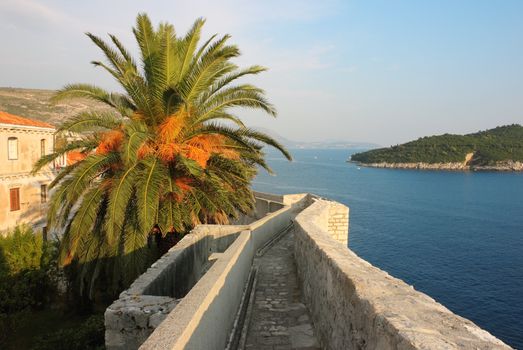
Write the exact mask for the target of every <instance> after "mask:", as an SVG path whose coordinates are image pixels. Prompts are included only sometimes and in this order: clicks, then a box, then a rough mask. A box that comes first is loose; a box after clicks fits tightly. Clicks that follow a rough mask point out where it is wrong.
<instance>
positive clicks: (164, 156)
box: [35, 14, 291, 295]
mask: <svg viewBox="0 0 523 350" xmlns="http://www.w3.org/2000/svg"><path fill="white" fill-rule="evenodd" d="M203 25H204V20H202V19H198V20H196V21H195V23H194V24H193V26H192V28H191V29H190V30H189V31H188V32H187V34H186V35H184V36H181V37H179V36H177V35H176V33H175V29H174V27H173V26H172V25H171V24H167V23H162V24H160V25H159V26H158V27H157V29H156V30H155V29H154V28H153V26H152V24H151V22H150V20H149V18H148V17H147V15H145V14H139V15H138V17H137V20H136V27H135V28H133V33H134V36H135V38H136V41H137V43H138V47H139V52H140V64H139V65H138V64H137V63H136V61H135V60H134V59H133V57H132V56H131V54H130V53H129V51H127V50H126V49H125V48H124V46H123V45H122V44H121V42H120V41H119V40H118V39H117V38H116V37H115V36H113V35H109V36H110V39H111V42H112V44H109V43H107V42H105V41H103V40H102V39H100V38H99V37H97V36H95V35H93V34H90V33H88V34H87V36H88V37H89V38H90V39H91V40H92V41H93V42H94V43H95V44H96V45H97V46H98V47H99V48H100V49H101V50H102V52H103V53H104V55H105V58H106V60H107V62H106V63H104V62H99V61H94V62H92V63H93V64H94V65H95V66H97V67H101V68H103V69H104V70H106V71H107V72H108V73H109V74H111V75H112V76H113V77H114V78H115V79H116V80H117V81H118V83H119V84H120V85H121V87H122V88H123V91H124V93H109V92H107V91H105V90H103V89H101V88H99V87H96V86H93V85H88V84H72V85H67V86H65V87H64V88H63V89H61V90H59V91H58V92H57V93H56V95H55V96H54V101H60V100H63V99H69V98H90V99H93V100H96V101H99V102H102V103H103V104H105V105H107V106H109V107H110V109H109V110H94V111H89V112H83V113H80V114H79V115H77V116H75V117H72V118H70V119H69V120H66V121H65V122H64V123H63V124H62V125H61V126H60V127H59V129H58V132H59V133H78V134H79V135H81V136H80V137H79V138H77V139H76V140H75V141H72V142H70V143H67V144H64V145H63V146H61V147H58V148H57V149H56V151H55V152H54V153H53V154H50V155H47V156H44V157H43V158H42V159H41V160H40V161H39V162H38V163H37V164H36V165H35V170H37V169H38V168H39V167H42V166H43V165H45V164H47V163H49V162H52V161H53V160H54V159H56V158H57V157H59V156H61V155H63V154H65V153H67V152H70V151H72V150H75V151H80V152H82V153H83V154H84V155H85V158H84V159H83V160H81V161H79V162H77V163H75V164H72V165H69V166H67V167H66V168H65V169H63V170H62V171H61V172H60V173H59V175H58V176H57V178H56V179H55V180H54V181H53V182H52V184H51V186H52V188H53V195H52V199H51V203H50V207H49V212H48V224H49V226H50V227H51V228H55V229H60V228H62V229H63V236H62V239H61V247H60V262H61V264H63V265H69V264H71V263H74V264H77V265H78V266H79V267H80V268H79V270H78V277H79V281H80V286H81V290H84V291H85V290H87V289H86V288H89V294H90V295H92V294H93V291H94V287H95V286H96V285H97V282H98V281H99V278H100V276H105V278H106V279H107V280H110V281H112V283H113V286H114V287H115V288H116V289H118V288H122V287H123V286H125V285H127V284H128V283H129V282H130V281H132V280H134V278H136V276H137V275H138V274H139V273H141V272H143V270H144V269H145V268H146V266H147V263H148V262H150V261H148V259H147V255H148V254H147V249H145V247H146V246H147V237H148V235H149V234H150V231H151V229H152V227H153V226H154V225H155V224H159V225H160V227H162V228H164V230H166V229H167V230H171V231H172V230H175V231H178V232H183V231H186V230H188V229H190V228H192V227H193V226H194V225H197V224H200V223H226V222H227V221H228V219H229V218H231V217H235V216H237V215H238V214H239V213H247V212H249V211H250V210H252V207H253V195H252V192H251V189H250V183H251V180H252V179H253V177H254V176H255V174H256V170H257V166H261V167H263V168H265V169H267V170H268V171H270V169H269V167H268V166H267V164H266V163H265V161H264V153H263V152H262V146H263V145H264V144H265V145H270V146H272V147H275V148H276V149H278V150H279V151H281V152H282V153H283V154H284V155H285V157H287V158H288V159H289V160H290V159H291V156H290V154H289V153H288V152H287V151H286V150H285V149H284V147H283V146H281V145H280V144H279V143H278V142H276V141H275V140H273V139H272V138H270V137H269V136H267V135H265V134H263V133H260V132H257V131H255V130H252V129H249V128H247V127H245V125H244V124H243V123H242V121H241V120H240V118H238V117H237V116H236V115H234V114H233V113H232V111H231V109H233V108H235V107H246V108H253V109H261V110H263V111H265V112H267V113H268V114H269V115H271V116H276V111H275V109H274V107H273V106H272V105H271V104H270V103H269V102H268V101H267V100H266V98H265V97H264V92H263V91H262V90H261V89H259V88H257V87H255V86H253V85H250V84H245V83H237V82H236V81H237V80H238V79H240V78H242V77H244V76H248V75H255V74H258V73H260V72H263V71H264V70H265V68H263V67H260V66H252V67H248V68H244V69H240V68H239V67H238V66H237V65H235V64H234V63H232V62H231V59H233V58H235V57H238V56H239V55H240V52H239V50H238V48H237V47H236V46H234V45H229V44H227V41H228V39H229V36H228V35H225V36H223V37H221V38H218V37H217V36H216V35H214V36H212V37H211V38H209V39H208V40H207V41H205V42H204V43H203V44H202V45H200V46H199V41H200V34H201V30H202V26H203Z"/></svg>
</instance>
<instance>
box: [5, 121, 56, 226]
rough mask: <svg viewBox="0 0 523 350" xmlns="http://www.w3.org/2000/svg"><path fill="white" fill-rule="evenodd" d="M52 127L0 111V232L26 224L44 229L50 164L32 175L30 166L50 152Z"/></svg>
mask: <svg viewBox="0 0 523 350" xmlns="http://www.w3.org/2000/svg"><path fill="white" fill-rule="evenodd" d="M54 133H55V128H54V127H53V126H52V125H50V124H47V123H44V122H41V121H37V120H31V119H27V118H23V117H19V116H15V115H12V114H9V113H6V112H2V111H0V234H1V233H4V234H5V233H6V232H8V230H10V229H12V228H14V227H15V226H17V225H19V224H22V223H27V224H30V225H32V226H33V227H35V228H37V229H43V228H45V214H46V209H47V201H48V200H49V184H50V183H51V181H53V179H54V178H55V176H56V173H55V168H54V166H53V165H48V166H46V167H44V168H42V169H41V170H40V171H39V172H38V173H36V174H32V173H31V171H32V169H33V165H34V164H35V162H36V161H37V160H38V159H40V157H42V156H43V155H46V154H49V153H51V152H53V149H54Z"/></svg>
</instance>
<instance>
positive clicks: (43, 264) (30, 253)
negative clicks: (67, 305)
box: [0, 226, 57, 314]
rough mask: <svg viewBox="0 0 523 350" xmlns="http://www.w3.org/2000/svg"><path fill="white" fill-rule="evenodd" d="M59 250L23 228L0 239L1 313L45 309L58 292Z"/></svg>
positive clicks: (26, 228)
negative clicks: (57, 258)
mask: <svg viewBox="0 0 523 350" xmlns="http://www.w3.org/2000/svg"><path fill="white" fill-rule="evenodd" d="M55 261H56V249H55V248H54V247H53V246H52V245H51V244H48V243H46V242H44V241H43V239H42V236H41V235H40V234H34V232H33V230H32V229H31V228H29V227H28V226H19V227H17V228H15V229H14V230H13V232H11V233H10V234H9V235H8V236H6V237H0V313H7V314H11V313H14V312H18V311H22V310H25V309H30V308H41V307H43V306H44V305H45V304H46V303H47V302H48V301H49V300H50V299H51V297H52V296H53V295H54V294H55V292H56V288H55V286H56V270H57V269H56V267H55V266H56V265H55Z"/></svg>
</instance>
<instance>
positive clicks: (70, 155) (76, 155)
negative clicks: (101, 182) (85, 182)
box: [67, 151, 87, 165]
mask: <svg viewBox="0 0 523 350" xmlns="http://www.w3.org/2000/svg"><path fill="white" fill-rule="evenodd" d="M86 157H87V155H85V153H82V152H78V151H69V152H67V165H71V164H74V163H76V162H79V161H81V160H84V159H85V158H86Z"/></svg>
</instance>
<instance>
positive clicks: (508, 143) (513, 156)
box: [351, 124, 523, 165]
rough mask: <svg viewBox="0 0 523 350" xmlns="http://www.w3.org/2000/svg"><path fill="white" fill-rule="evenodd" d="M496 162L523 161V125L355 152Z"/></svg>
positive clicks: (366, 157) (374, 159) (412, 159)
mask: <svg viewBox="0 0 523 350" xmlns="http://www.w3.org/2000/svg"><path fill="white" fill-rule="evenodd" d="M470 153H473V155H472V158H471V159H470V161H469V163H468V165H492V164H495V163H496V162H499V161H509V160H512V161H523V126H521V125H518V124H513V125H507V126H500V127H497V128H494V129H490V130H486V131H480V132H477V133H474V134H468V135H451V134H444V135H439V136H429V137H422V138H420V139H418V140H416V141H411V142H407V143H404V144H401V145H397V146H392V147H389V148H379V149H374V150H370V151H367V152H362V153H356V154H354V155H352V157H351V160H352V161H357V162H361V163H419V162H421V163H431V164H433V163H449V162H464V161H465V158H466V156H467V154H470Z"/></svg>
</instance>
